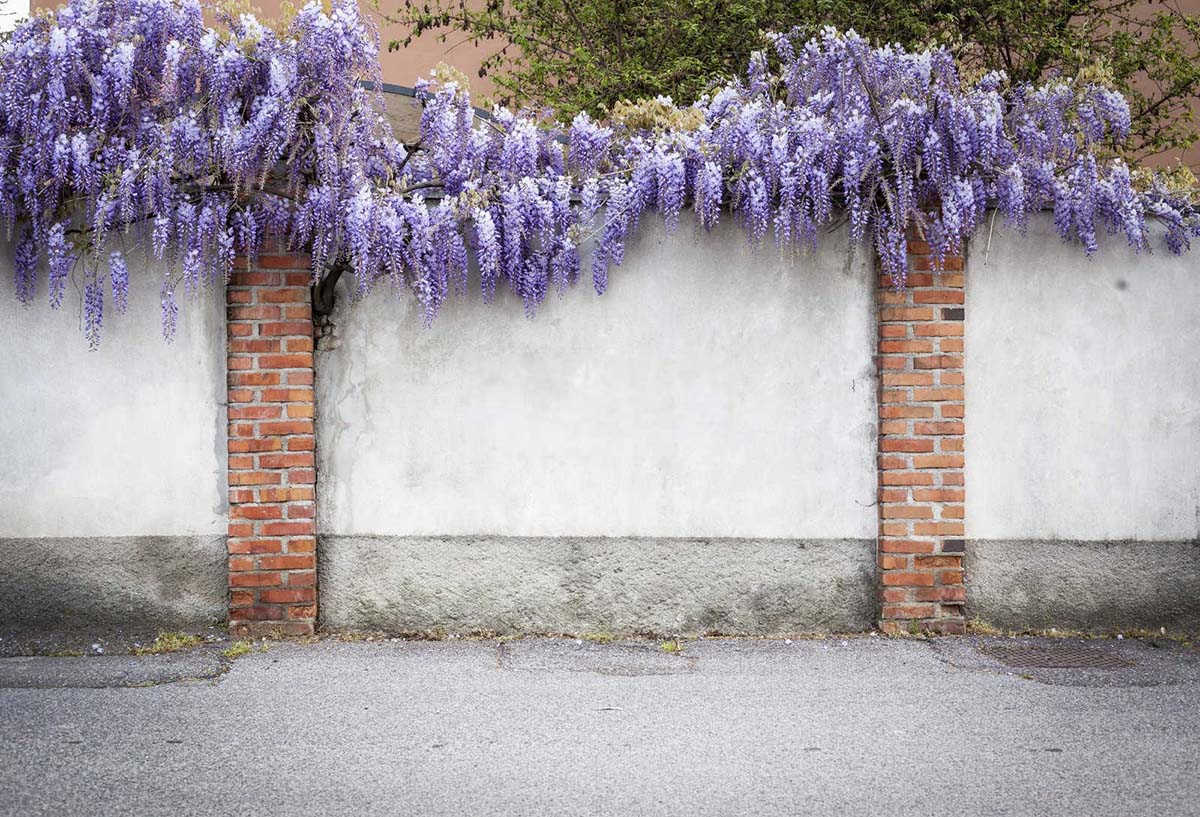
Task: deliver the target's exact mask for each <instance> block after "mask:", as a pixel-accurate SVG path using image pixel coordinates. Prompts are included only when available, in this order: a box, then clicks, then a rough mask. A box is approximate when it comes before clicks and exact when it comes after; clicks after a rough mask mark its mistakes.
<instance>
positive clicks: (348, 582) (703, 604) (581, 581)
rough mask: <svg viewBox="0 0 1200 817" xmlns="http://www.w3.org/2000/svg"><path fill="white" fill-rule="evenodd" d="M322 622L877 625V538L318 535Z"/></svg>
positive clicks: (733, 630)
mask: <svg viewBox="0 0 1200 817" xmlns="http://www.w3.org/2000/svg"><path fill="white" fill-rule="evenodd" d="M317 551H318V554H319V568H320V578H319V582H320V588H321V621H322V624H324V625H325V626H332V627H356V628H366V629H378V630H384V631H388V632H418V631H426V630H442V631H445V632H449V633H454V632H460V633H466V632H473V631H491V632H498V633H516V632H522V633H530V632H533V633H576V634H579V633H612V634H628V633H656V634H672V635H695V634H703V633H709V632H717V633H725V634H771V633H791V632H813V631H824V632H827V631H853V630H865V629H869V628H870V627H871V625H872V622H873V620H874V617H875V613H876V610H875V602H874V598H875V590H874V589H875V569H874V561H875V542H874V540H871V539H842V540H816V541H814V540H805V541H798V540H782V539H761V540H754V539H658V538H651V539H644V538H627V539H604V538H505V537H446V538H433V537H365V536H323V537H321V539H320V543H319V547H318V549H317Z"/></svg>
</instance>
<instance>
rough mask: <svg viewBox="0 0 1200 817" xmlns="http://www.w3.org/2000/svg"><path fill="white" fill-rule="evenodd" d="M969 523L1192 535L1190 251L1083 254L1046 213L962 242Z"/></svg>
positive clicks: (1197, 337)
mask: <svg viewBox="0 0 1200 817" xmlns="http://www.w3.org/2000/svg"><path fill="white" fill-rule="evenodd" d="M966 372H967V378H966V429H967V434H966V468H967V471H966V481H967V500H966V504H967V507H966V524H967V535H968V536H969V537H971V538H974V539H1069V540H1113V539H1141V540H1187V539H1194V538H1197V537H1200V252H1197V251H1193V252H1192V253H1190V254H1185V255H1182V256H1175V255H1171V254H1169V253H1168V252H1167V251H1166V249H1165V248H1164V247H1163V246H1162V244H1161V242H1159V241H1158V239H1157V238H1156V239H1155V243H1154V252H1153V253H1151V254H1145V253H1143V254H1141V255H1137V254H1134V253H1133V252H1132V251H1131V250H1129V249H1128V247H1127V246H1126V245H1125V242H1124V240H1123V238H1121V237H1110V238H1107V239H1105V240H1103V241H1102V245H1101V248H1100V251H1099V252H1098V253H1097V254H1096V256H1095V257H1094V258H1092V259H1088V258H1087V257H1085V256H1084V255H1083V253H1082V252H1081V250H1080V248H1079V247H1078V246H1076V245H1068V244H1065V243H1063V242H1062V241H1061V240H1060V239H1059V238H1058V236H1057V234H1056V233H1055V232H1054V229H1053V224H1052V222H1051V219H1050V217H1049V216H1048V215H1047V216H1044V217H1040V218H1038V219H1037V220H1036V221H1035V222H1034V223H1033V224H1032V225H1031V226H1030V228H1029V229H1028V231H1027V232H1026V234H1024V235H1021V234H1019V233H1018V232H1016V231H1014V230H1009V229H1002V228H1001V226H1000V225H999V224H997V227H996V230H995V233H994V235H993V236H992V238H991V243H990V247H989V246H988V242H987V236H986V231H985V232H983V233H981V234H980V236H979V237H978V238H977V239H976V240H975V241H974V242H973V243H972V246H971V257H970V258H969V260H968V275H967V316H966Z"/></svg>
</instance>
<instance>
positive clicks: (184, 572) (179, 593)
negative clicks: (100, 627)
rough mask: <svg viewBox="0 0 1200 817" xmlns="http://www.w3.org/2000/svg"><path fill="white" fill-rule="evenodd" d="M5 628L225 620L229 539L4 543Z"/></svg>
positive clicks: (0, 581)
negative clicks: (226, 543)
mask: <svg viewBox="0 0 1200 817" xmlns="http://www.w3.org/2000/svg"><path fill="white" fill-rule="evenodd" d="M0 554H3V561H2V562H0V621H3V622H4V625H5V627H6V628H16V629H21V628H28V629H47V628H68V627H76V626H89V625H95V624H101V623H103V624H112V625H117V626H122V625H128V626H136V627H140V628H144V627H146V626H157V627H162V628H168V627H199V626H205V625H208V624H212V623H213V621H223V620H224V619H225V612H226V594H227V590H226V587H227V582H228V579H227V574H226V553H225V537H224V536H129V537H82V538H34V539H11V538H0Z"/></svg>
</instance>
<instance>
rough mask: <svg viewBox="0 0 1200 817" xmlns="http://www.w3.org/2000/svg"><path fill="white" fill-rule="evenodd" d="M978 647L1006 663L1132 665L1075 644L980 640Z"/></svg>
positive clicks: (1074, 666)
mask: <svg viewBox="0 0 1200 817" xmlns="http://www.w3.org/2000/svg"><path fill="white" fill-rule="evenodd" d="M979 651H980V652H981V653H983V654H984V655H987V656H990V657H992V658H995V659H997V660H998V661H1000V662H1001V663H1003V664H1007V665H1008V666H1010V667H1038V668H1042V669H1123V668H1125V667H1132V666H1133V662H1132V661H1127V660H1125V659H1124V658H1119V657H1117V656H1115V655H1113V654H1112V653H1109V652H1105V651H1104V650H1098V649H1096V648H1095V647H1083V646H1079V645H1077V644H1061V645H1060V644H1054V645H1039V644H984V645H982V646H981V647H980V648H979Z"/></svg>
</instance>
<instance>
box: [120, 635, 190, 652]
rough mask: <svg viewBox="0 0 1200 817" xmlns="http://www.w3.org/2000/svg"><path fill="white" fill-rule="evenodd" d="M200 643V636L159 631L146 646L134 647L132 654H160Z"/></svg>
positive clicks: (185, 648) (188, 647)
mask: <svg viewBox="0 0 1200 817" xmlns="http://www.w3.org/2000/svg"><path fill="white" fill-rule="evenodd" d="M199 643H200V636H198V635H189V634H188V633H159V634H158V638H156V639H154V643H153V644H151V645H149V646H148V647H134V648H133V654H134V655H161V654H162V653H165V652H178V651H179V650H187V649H191V648H192V647H194V646H196V645H197V644H199Z"/></svg>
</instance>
